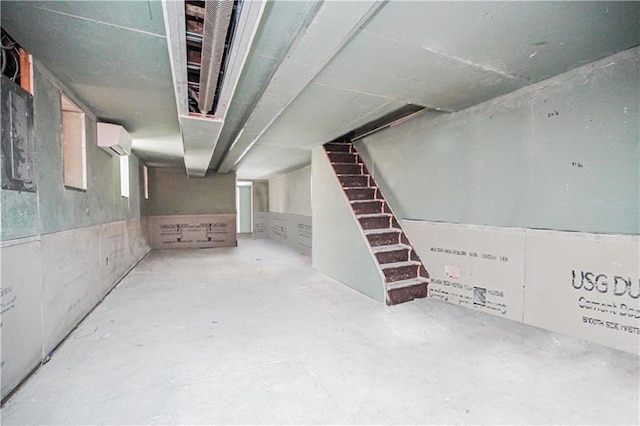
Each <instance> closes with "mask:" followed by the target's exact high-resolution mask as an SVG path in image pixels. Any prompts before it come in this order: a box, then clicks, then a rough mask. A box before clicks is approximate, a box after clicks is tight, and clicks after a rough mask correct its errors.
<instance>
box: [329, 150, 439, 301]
mask: <svg viewBox="0 0 640 426" xmlns="http://www.w3.org/2000/svg"><path fill="white" fill-rule="evenodd" d="M324 149H325V151H326V153H327V156H328V157H329V161H330V162H331V165H332V167H333V170H334V171H335V173H336V175H337V177H338V180H339V181H340V184H341V185H342V190H343V191H344V194H345V196H346V198H347V200H348V201H349V203H350V205H351V210H352V212H353V214H354V215H355V217H356V219H357V220H358V222H359V223H360V228H361V230H362V233H363V235H364V237H366V239H367V242H368V243H369V246H370V247H371V251H372V253H373V254H374V255H375V258H376V261H377V262H378V266H379V268H380V270H381V272H382V274H383V276H384V281H385V290H386V293H387V298H386V301H387V305H396V304H398V303H403V302H408V301H411V300H413V299H416V298H421V297H426V296H427V286H428V283H429V274H428V273H427V271H426V270H425V268H424V266H423V265H422V262H421V261H420V259H419V257H418V255H417V254H416V253H415V251H414V249H413V247H412V246H411V244H410V243H409V240H408V239H407V237H406V235H405V234H404V232H403V231H402V228H401V227H400V224H399V223H398V221H397V219H396V217H395V216H394V214H393V212H392V211H391V209H390V208H389V205H388V204H387V202H386V200H385V198H384V196H383V195H382V193H381V192H380V189H379V188H378V187H377V185H376V183H375V182H374V180H373V177H372V176H371V175H370V174H369V171H368V170H367V167H366V166H365V165H364V163H363V162H362V159H361V158H360V155H359V154H358V152H357V151H356V149H355V147H354V146H353V143H351V142H350V141H348V140H345V141H338V142H329V143H327V144H325V145H324Z"/></svg>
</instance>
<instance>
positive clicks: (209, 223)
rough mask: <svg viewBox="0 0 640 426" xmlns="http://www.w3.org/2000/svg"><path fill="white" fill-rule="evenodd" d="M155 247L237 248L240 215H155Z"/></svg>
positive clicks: (152, 220) (152, 225)
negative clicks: (237, 229) (237, 219)
mask: <svg viewBox="0 0 640 426" xmlns="http://www.w3.org/2000/svg"><path fill="white" fill-rule="evenodd" d="M149 233H150V235H151V247H152V248H155V249H169V248H214V247H235V246H236V245H237V240H236V215H235V214H218V215H181V216H152V217H150V218H149Z"/></svg>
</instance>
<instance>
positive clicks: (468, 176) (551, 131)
mask: <svg viewBox="0 0 640 426" xmlns="http://www.w3.org/2000/svg"><path fill="white" fill-rule="evenodd" d="M639 103H640V48H635V49H631V50H628V51H625V52H621V53H619V54H616V55H613V56H611V57H608V58H605V59H603V60H601V61H597V62H594V63H592V64H589V65H585V66H583V67H581V68H578V69H576V70H573V71H570V72H568V73H565V74H562V75H560V76H557V77H554V78H552V79H549V80H546V81H543V82H541V83H539V84H536V85H533V86H530V87H527V88H525V89H522V90H519V91H517V92H514V93H512V94H509V95H506V96H502V97H499V98H496V99H494V100H492V101H489V102H485V103H483V104H480V105H477V106H475V107H472V108H469V109H467V110H464V111H461V112H457V113H452V114H443V113H435V112H434V113H427V114H425V115H423V116H420V117H417V118H415V119H412V120H410V121H407V122H406V123H403V124H401V125H398V126H395V127H392V128H390V129H388V130H385V131H382V132H379V133H377V134H374V135H371V136H370V137H367V138H365V139H364V140H362V141H360V142H358V143H357V145H356V146H357V147H358V149H359V150H360V152H361V154H362V156H363V158H364V160H365V162H366V163H367V164H368V166H369V170H370V171H371V172H372V173H373V175H374V177H375V179H376V182H377V183H378V184H379V185H380V186H381V188H382V190H383V192H384V194H385V196H386V197H387V199H388V201H389V202H390V204H391V206H392V207H393V208H394V211H395V212H396V213H397V214H398V215H399V216H400V217H401V218H405V219H416V220H427V221H443V222H457V223H471V224H479V225H495V226H508V227H525V228H544V229H555V230H569V231H583V232H596V233H620V234H638V233H640V220H639V218H640V210H639V205H640V202H639V201H640V200H639V197H640V192H639V190H638V188H640V161H639V159H640V141H639V136H638V135H639V127H640V125H639V120H640V119H639V117H640V111H639Z"/></svg>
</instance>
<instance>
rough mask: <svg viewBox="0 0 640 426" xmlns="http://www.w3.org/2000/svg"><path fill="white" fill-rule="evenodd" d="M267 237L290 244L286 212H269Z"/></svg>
mask: <svg viewBox="0 0 640 426" xmlns="http://www.w3.org/2000/svg"><path fill="white" fill-rule="evenodd" d="M269 238H270V239H272V240H274V241H277V242H279V243H282V244H286V245H288V246H290V245H291V244H290V242H289V239H290V238H291V236H290V235H289V216H288V215H287V214H286V213H276V212H269Z"/></svg>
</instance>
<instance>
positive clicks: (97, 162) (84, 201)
mask: <svg viewBox="0 0 640 426" xmlns="http://www.w3.org/2000/svg"><path fill="white" fill-rule="evenodd" d="M33 69H34V75H33V83H34V84H33V93H34V100H33V108H34V111H33V115H34V145H35V169H36V170H35V173H36V185H37V192H36V194H33V193H26V192H17V191H9V190H2V207H1V209H2V240H10V239H15V238H23V237H29V236H35V235H39V234H50V233H53V232H58V231H64V230H69V229H75V228H82V227H86V226H92V225H98V224H102V223H108V222H114V221H118V220H125V219H133V218H137V217H140V186H139V185H140V184H139V182H140V174H139V169H140V163H139V162H138V160H137V158H136V157H135V156H134V155H130V156H129V157H128V158H129V172H130V177H129V181H130V185H131V189H130V197H129V198H125V197H122V196H121V195H120V163H119V159H118V158H117V157H112V156H111V155H109V154H107V153H106V152H104V151H103V150H101V149H100V148H98V147H97V146H96V118H95V116H94V115H93V114H92V113H91V111H89V110H88V109H87V108H86V107H84V106H83V105H82V103H81V102H79V101H78V100H77V99H74V98H75V96H74V95H73V93H71V92H70V91H69V90H67V89H66V88H64V87H63V86H62V84H61V83H60V82H59V81H58V80H57V79H56V78H55V77H54V76H52V75H51V74H50V73H49V72H48V71H47V70H46V69H45V68H44V67H43V66H42V65H41V64H40V63H39V62H38V61H36V60H34V67H33ZM60 90H63V92H64V93H65V94H66V95H67V97H69V98H71V99H72V100H74V101H75V102H76V104H78V106H80V107H81V108H82V109H84V110H85V114H86V115H85V117H86V123H85V124H86V157H87V190H86V191H77V190H73V189H67V188H65V187H64V185H63V169H62V140H61V124H60V123H61V122H60V120H61V106H60ZM3 113H4V112H3Z"/></svg>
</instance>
